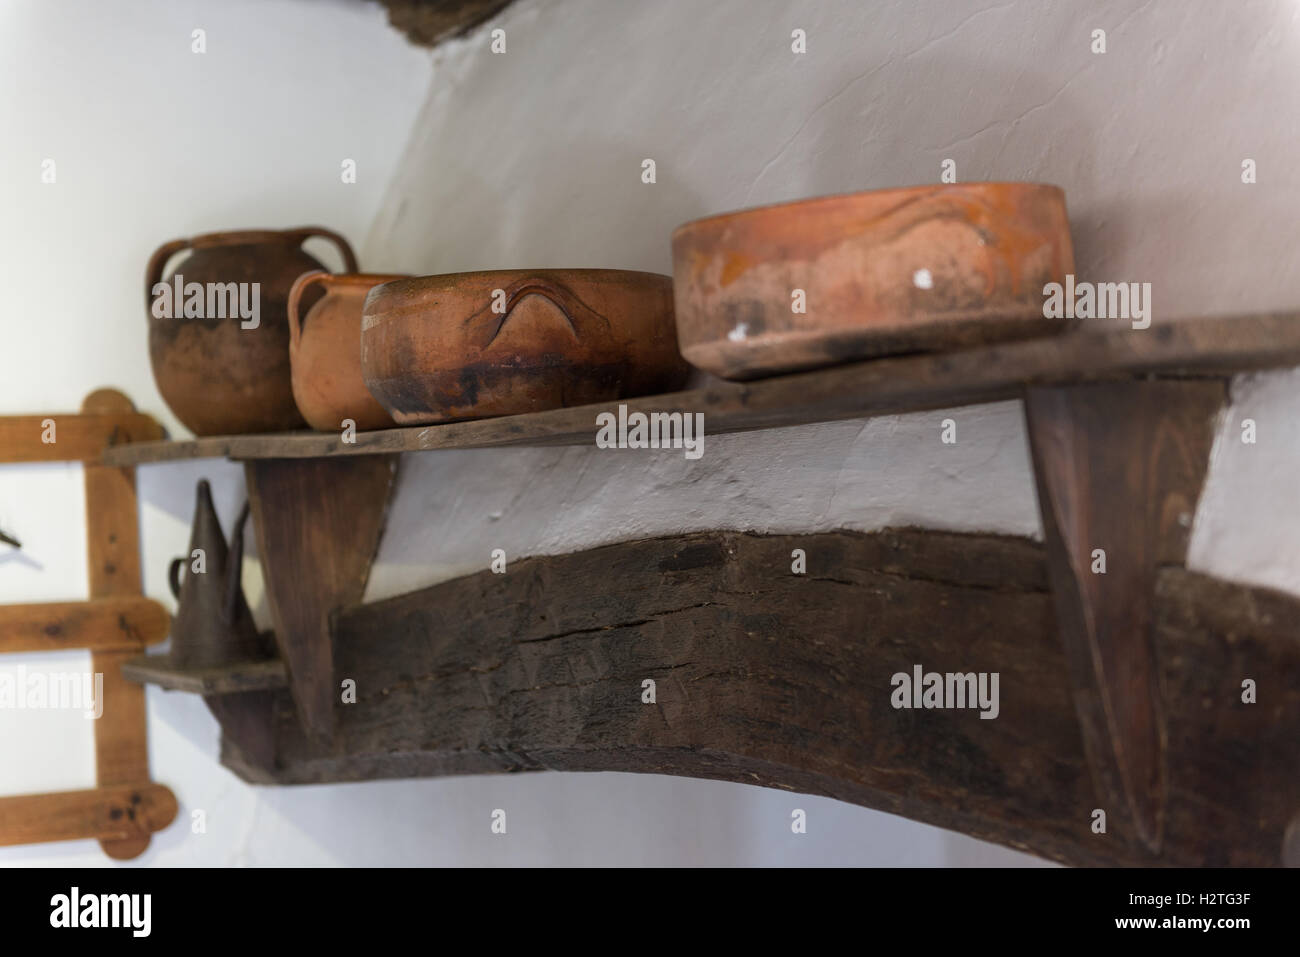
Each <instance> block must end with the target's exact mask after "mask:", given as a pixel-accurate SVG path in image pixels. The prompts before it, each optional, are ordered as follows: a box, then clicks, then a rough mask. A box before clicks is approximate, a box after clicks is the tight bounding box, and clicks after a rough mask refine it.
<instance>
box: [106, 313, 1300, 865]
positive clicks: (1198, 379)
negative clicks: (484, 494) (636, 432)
mask: <svg viewBox="0 0 1300 957" xmlns="http://www.w3.org/2000/svg"><path fill="white" fill-rule="evenodd" d="M1296 366H1300V313H1278V314H1270V315H1256V316H1245V317H1239V318H1219V319H1199V320H1185V321H1171V322H1166V323H1163V324H1153V325H1152V326H1151V327H1150V328H1149V329H1145V330H1134V329H1131V328H1130V327H1128V326H1127V325H1126V324H1123V323H1114V324H1109V325H1108V324H1106V323H1104V322H1093V323H1090V324H1088V325H1086V326H1084V327H1083V328H1082V329H1078V330H1075V331H1073V332H1071V333H1069V334H1066V335H1062V336H1056V337H1052V338H1043V339H1036V340H1031V341H1024V342H1016V343H1008V344H1003V345H998V346H986V347H983V348H978V349H971V350H967V351H962V352H954V353H943V354H934V355H911V356H901V357H894V358H887V359H879V360H875V361H872V362H863V363H858V364H854V365H844V366H838V367H835V368H830V369H824V370H819V371H816V372H808V373H802V374H798V375H788V376H781V377H777V378H771V379H765V380H761V381H757V382H752V383H729V382H723V383H718V384H716V385H712V386H709V387H708V388H703V389H697V390H694V391H689V392H678V393H673V394H669V395H658V396H646V397H642V398H638V399H629V400H627V401H626V402H625V403H623V404H625V405H626V406H627V408H628V411H629V412H643V413H652V412H670V413H671V412H692V413H694V412H699V413H703V414H704V416H705V427H706V431H707V432H708V433H709V434H711V435H716V434H720V433H726V432H741V431H748V430H754V429H768V428H778V427H784V426H797V425H801V424H808V423H814V422H827V421H834V420H837V419H850V418H862V417H866V416H871V415H876V414H884V413H899V412H913V411H922V410H927V409H937V408H953V407H957V406H962V405H971V404H976V403H983V402H990V401H997V400H1005V399H1020V400H1023V402H1024V412H1025V425H1026V432H1027V435H1028V439H1029V446H1030V452H1031V462H1032V467H1033V470H1034V474H1035V480H1036V484H1037V490H1038V496H1037V497H1038V504H1039V508H1040V510H1041V513H1042V519H1043V531H1044V543H1043V544H1042V545H1041V546H1037V545H1032V544H1029V543H1024V542H1013V541H1008V540H1005V539H1001V538H998V537H996V536H952V535H945V534H942V533H926V532H916V531H908V532H894V533H885V534H883V535H880V536H866V537H864V536H846V535H844V534H841V533H832V534H829V535H826V534H823V535H815V536H801V537H782V538H772V539H765V540H758V539H752V538H750V537H745V536H739V535H737V534H734V533H717V532H709V533H702V534H701V535H695V536H686V537H684V538H681V537H679V538H676V539H661V540H655V541H652V542H632V543H622V544H617V545H613V546H609V547H606V548H602V549H594V550H590V551H587V552H583V553H579V554H577V555H571V556H555V557H548V558H541V559H533V560H521V561H519V562H518V563H517V564H514V565H512V568H511V572H510V574H509V575H497V574H495V573H494V572H492V571H483V572H480V573H478V574H477V575H475V576H470V577H468V578H465V579H460V580H457V581H454V582H450V583H444V584H442V585H438V586H434V587H433V588H431V589H425V590H422V591H420V592H413V593H410V594H408V595H405V596H399V597H398V598H394V599H390V600H388V601H385V602H379V603H376V604H373V605H364V604H362V598H363V596H364V593H365V585H366V581H367V577H368V575H369V572H370V567H371V563H372V561H373V558H374V555H375V553H376V550H377V547H378V544H379V541H380V539H381V537H382V534H383V526H384V521H385V517H386V511H387V507H388V502H389V500H390V498H391V495H392V488H393V477H394V474H395V469H396V467H397V462H398V459H399V458H400V456H399V454H398V453H402V452H416V451H426V450H434V449H469V448H490V447H501V446H548V445H591V444H594V440H595V434H596V428H597V427H596V416H597V414H598V413H601V412H608V411H611V410H613V409H615V408H617V406H618V405H619V404H620V403H604V404H601V405H591V406H583V407H578V408H570V409H558V410H555V411H551V412H542V413H536V414H530V415H519V416H512V417H506V418H498V419H488V420H481V421H474V422H461V423H453V424H448V425H438V426H428V427H420V428H405V429H392V430H388V431H383V432H371V433H362V434H360V435H358V436H357V440H356V442H355V444H348V445H345V444H343V443H342V442H341V440H340V438H339V437H337V436H334V435H329V434H319V433H295V434H288V435H245V436H227V437H213V438H203V439H196V440H192V441H187V442H148V441H146V442H140V443H136V444H117V445H113V447H111V448H109V449H108V451H107V452H106V453H105V457H104V461H105V462H106V463H107V464H109V465H113V466H133V465H141V464H146V463H150V462H164V461H168V460H175V459H187V458H202V457H216V456H226V457H229V458H232V459H236V460H245V463H244V469H245V475H246V477H247V483H248V491H249V499H250V502H251V505H252V515H253V521H254V525H255V528H256V532H257V537H258V546H259V550H260V552H261V555H262V558H263V565H264V568H265V569H266V572H267V574H266V584H267V600H268V603H269V605H270V608H271V612H272V619H273V621H274V624H275V628H274V635H275V639H274V640H275V644H276V647H277V649H278V652H279V660H278V661H277V662H274V663H271V664H268V665H267V666H266V673H265V674H261V675H257V676H253V677H254V678H255V679H256V680H253V681H251V682H250V676H249V675H248V674H245V673H242V672H241V671H240V670H239V668H237V667H236V668H232V669H226V670H224V671H221V670H218V671H217V672H212V673H208V674H205V675H202V676H201V678H202V680H201V681H198V682H197V683H196V682H195V681H193V680H191V678H192V676H189V675H181V676H180V680H178V676H177V669H175V668H174V667H170V666H169V665H168V662H167V661H165V660H161V659H159V660H155V659H137V660H136V661H133V662H131V663H130V666H129V667H128V668H127V670H128V671H130V672H131V674H132V675H133V676H135V677H136V678H138V679H139V680H144V681H151V682H157V683H160V684H164V685H165V686H169V687H178V688H179V687H186V688H188V689H189V690H193V691H197V692H199V693H201V694H204V695H205V700H206V701H207V702H208V706H209V707H210V708H211V709H212V710H213V714H214V715H215V716H216V717H217V720H218V721H219V722H220V723H221V725H222V732H223V734H222V738H223V755H224V760H225V763H226V764H227V765H228V766H229V767H231V768H234V769H235V770H236V771H238V773H240V774H241V775H243V776H244V777H246V778H247V779H249V780H253V781H265V782H274V783H285V784H287V783H308V782H325V781H344V780H359V779H369V778H377V777H405V776H419V775H437V774H464V773H474V772H483V771H517V770H528V769H535V768H552V769H558V770H591V771H594V770H604V771H611V770H615V771H642V772H656V773H669V774H686V775H692V776H696V777H714V778H721V779H725V780H738V781H748V782H754V783H761V784H767V785H770V786H774V787H780V788H786V789H790V790H794V791H799V792H804V793H819V794H827V795H831V796H834V797H837V798H840V799H841V800H848V801H854V802H857V803H860V804H866V805H869V806H872V807H879V808H882V809H884V810H889V811H893V812H896V813H901V814H906V815H908V816H910V817H913V818H916V819H918V820H924V821H929V822H931V823H935V824H939V825H940V826H945V827H953V828H956V829H958V830H962V831H964V832H965V833H967V834H972V835H975V836H977V837H981V838H984V839H988V840H997V841H1002V842H1003V843H1006V844H1010V845H1012V846H1016V847H1023V848H1028V849H1031V850H1034V851H1035V852H1037V853H1040V854H1043V855H1044V856H1047V857H1051V858H1054V859H1056V860H1060V861H1066V862H1073V863H1081V864H1097V863H1124V864H1153V863H1161V864H1181V865H1188V864H1252V865H1267V864H1273V863H1277V862H1278V861H1279V859H1280V854H1281V853H1282V851H1281V848H1282V847H1283V846H1290V845H1287V844H1286V842H1287V841H1288V840H1290V839H1289V838H1286V837H1285V836H1284V835H1285V834H1287V833H1295V832H1297V830H1300V813H1297V811H1298V809H1300V797H1298V796H1297V795H1298V794H1300V791H1298V790H1297V786H1296V783H1295V781H1294V780H1292V777H1293V776H1292V777H1287V776H1286V775H1284V774H1281V773H1280V772H1278V771H1277V769H1279V768H1290V767H1294V766H1295V765H1296V760H1297V743H1296V742H1298V741H1300V735H1297V728H1300V695H1295V694H1291V693H1290V692H1288V691H1286V690H1285V689H1289V688H1293V687H1298V686H1300V684H1298V683H1297V681H1296V680H1294V679H1295V676H1296V675H1300V656H1297V654H1296V649H1295V647H1294V641H1292V640H1290V639H1291V638H1292V637H1293V635H1292V634H1291V632H1290V631H1288V630H1287V629H1288V628H1290V627H1291V626H1290V623H1291V622H1294V621H1295V620H1296V619H1297V616H1300V605H1298V604H1297V601H1296V599H1295V598H1293V597H1290V596H1285V595H1280V594H1275V593H1271V592H1267V591H1265V590H1262V589H1250V588H1245V587H1243V586H1236V585H1232V584H1230V583H1227V582H1219V581H1216V580H1214V579H1210V578H1206V577H1205V576H1198V575H1194V574H1193V573H1191V572H1189V571H1188V570H1187V569H1186V557H1187V547H1188V537H1189V529H1190V527H1191V524H1192V518H1193V516H1194V515H1195V512H1196V507H1197V502H1198V499H1199V497H1200V493H1201V489H1202V487H1203V485H1204V481H1205V476H1206V473H1207V471H1208V467H1209V459H1210V449H1211V446H1212V444H1213V440H1214V434H1215V429H1216V427H1217V424H1218V422H1219V416H1220V414H1221V412H1222V410H1223V409H1224V408H1226V406H1227V404H1228V402H1229V399H1230V396H1229V379H1230V377H1231V376H1232V375H1233V374H1235V373H1239V372H1247V371H1254V370H1261V369H1269V368H1287V367H1296ZM109 444H110V445H112V443H109ZM101 471H110V470H108V469H101ZM796 546H797V547H798V548H800V549H802V550H803V551H804V553H806V557H807V559H808V562H809V565H808V575H807V577H804V576H803V575H799V574H793V573H792V572H790V571H787V569H789V568H790V565H789V562H790V558H791V556H792V554H793V552H794V549H795V547H796ZM1097 548H1104V552H1105V555H1106V558H1107V561H1108V562H1109V566H1110V567H1109V571H1108V573H1107V574H1105V575H1100V574H1093V571H1092V568H1093V566H1092V562H1093V561H1094V559H1095V550H1096V549H1097ZM814 563H815V565H816V568H815V569H814ZM882 595H884V596H885V598H886V600H884V601H883V602H882V601H881V596H882ZM668 622H676V624H675V625H669V624H666V623H668ZM1279 622H1280V623H1282V624H1280V625H1279V624H1278V623H1279ZM1292 630H1293V629H1292ZM954 649H961V651H962V653H961V656H960V661H961V667H962V668H963V669H968V668H969V669H972V670H977V671H981V672H983V671H987V672H989V673H998V674H1001V675H1002V676H1003V677H1004V678H1005V679H1006V680H1005V682H1004V684H1003V687H1004V689H1005V690H1006V692H1007V696H1008V697H1007V699H1006V708H1005V709H1004V711H1003V712H1002V717H1001V719H1000V720H999V721H997V722H991V721H990V722H984V721H981V720H980V718H979V717H975V718H974V720H973V721H970V722H967V723H965V724H958V723H954V722H955V719H954V718H953V717H951V716H948V717H943V718H933V719H931V720H920V719H917V718H916V717H915V716H914V714H913V713H911V712H909V713H907V714H902V713H898V712H895V711H893V710H892V709H888V706H887V705H886V704H883V702H887V700H888V697H887V695H886V693H885V690H886V689H885V688H884V687H883V686H882V685H881V681H882V680H883V676H887V675H889V674H891V673H892V672H893V671H894V670H896V669H905V668H907V667H910V666H911V664H914V663H917V662H925V663H927V664H928V663H929V662H931V661H941V660H945V659H947V658H951V656H952V652H953V650H954ZM981 662H983V664H981ZM656 675H658V677H659V678H660V679H662V681H661V684H662V688H661V691H660V694H661V697H660V698H659V699H658V701H657V702H655V703H657V704H658V707H656V708H648V707H645V702H643V700H642V698H641V697H640V689H641V687H642V684H641V683H642V682H643V681H644V679H645V678H646V677H647V676H650V677H654V676H656ZM1258 675H1270V676H1273V678H1272V679H1271V680H1274V681H1276V682H1277V687H1278V688H1279V689H1283V690H1279V691H1277V692H1274V693H1275V694H1277V695H1278V697H1277V698H1276V700H1274V699H1270V704H1269V705H1268V706H1265V707H1260V708H1255V707H1247V706H1244V705H1239V702H1240V694H1241V684H1240V682H1241V681H1242V679H1243V677H1251V676H1258ZM342 676H347V677H350V678H354V679H356V682H357V684H356V689H357V697H356V700H355V701H349V702H346V703H342V704H341V703H340V696H339V693H338V689H339V687H340V684H339V680H340V678H341V677H342ZM828 676H829V677H828ZM282 682H283V684H284V687H283V688H281V687H279V685H280V684H281V683H282ZM250 687H253V688H256V690H243V689H247V688H250ZM219 692H232V693H222V694H218V693H219ZM233 692H238V693H233ZM964 717H971V716H969V715H967V716H964ZM968 725H969V726H968ZM986 725H987V727H986ZM1247 742H1248V743H1249V745H1247V744H1246V743H1247ZM1225 781H1228V782H1230V783H1231V784H1232V787H1231V788H1230V789H1229V790H1226V791H1225V790H1224V782H1225ZM1243 794H1245V795H1248V799H1244V798H1242V797H1241V795H1243ZM1230 807H1231V808H1234V809H1235V811H1233V812H1229V811H1228V810H1227V809H1228V808H1230ZM1207 808H1208V809H1213V810H1212V811H1208V812H1207V811H1206V809H1207ZM1097 809H1102V810H1103V811H1104V812H1105V814H1106V819H1107V821H1108V824H1107V828H1108V830H1107V831H1106V833H1107V834H1109V835H1112V837H1110V838H1106V839H1104V840H1102V839H1099V838H1098V836H1097V834H1094V832H1093V831H1092V828H1091V822H1092V820H1093V815H1094V813H1095V811H1096V810H1097ZM1292 822H1294V823H1292ZM1287 853H1289V852H1287Z"/></svg>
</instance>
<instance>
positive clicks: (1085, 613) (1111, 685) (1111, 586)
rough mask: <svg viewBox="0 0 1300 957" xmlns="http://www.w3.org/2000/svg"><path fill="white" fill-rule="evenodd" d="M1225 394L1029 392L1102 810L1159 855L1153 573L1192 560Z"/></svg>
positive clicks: (1204, 390) (1183, 385)
mask: <svg viewBox="0 0 1300 957" xmlns="http://www.w3.org/2000/svg"><path fill="white" fill-rule="evenodd" d="M1226 397H1227V392H1226V386H1225V384H1224V383H1223V382H1215V381H1202V382H1196V381H1181V382H1180V381H1169V382H1150V381H1140V382H1119V383H1101V384H1096V383H1094V384H1089V385H1079V386H1068V387H1052V388H1046V387H1043V388H1032V389H1029V390H1027V392H1026V395H1025V420H1026V422H1027V423H1028V427H1029V439H1030V447H1031V450H1032V455H1033V461H1034V474H1035V477H1036V479H1037V485H1038V501H1039V507H1040V509H1041V511H1042V515H1043V529H1044V533H1045V536H1046V540H1047V554H1048V558H1049V565H1048V567H1049V569H1050V573H1051V581H1052V593H1053V597H1054V599H1055V602H1056V615H1057V621H1058V622H1059V623H1060V629H1061V640H1062V641H1063V642H1064V644H1065V650H1066V660H1067V661H1068V662H1069V665H1070V673H1071V679H1072V680H1071V683H1072V687H1073V692H1074V700H1075V704H1076V706H1077V708H1078V710H1079V721H1080V726H1081V727H1082V729H1083V735H1084V743H1085V745H1086V746H1087V749H1088V755H1089V759H1090V761H1091V764H1092V768H1093V773H1094V776H1095V777H1096V781H1097V786H1098V791H1099V793H1101V794H1102V796H1103V800H1104V803H1105V806H1106V807H1107V808H1108V812H1109V813H1110V814H1111V815H1112V816H1113V815H1115V814H1117V813H1124V814H1127V815H1129V816H1130V817H1131V818H1132V820H1133V822H1134V824H1135V826H1136V831H1137V834H1138V835H1139V837H1140V839H1141V840H1142V841H1143V842H1144V843H1145V844H1146V845H1147V846H1148V847H1149V848H1151V849H1152V850H1156V849H1158V848H1159V845H1160V835H1161V830H1162V827H1163V815H1164V802H1165V791H1166V787H1165V777H1166V773H1165V758H1164V739H1165V733H1166V732H1165V725H1164V714H1163V708H1162V704H1161V696H1160V691H1159V683H1158V680H1157V667H1156V658H1155V644H1154V636H1153V635H1152V622H1153V615H1154V604H1153V601H1152V592H1153V589H1154V587H1155V577H1156V571H1157V569H1158V567H1159V566H1160V565H1162V564H1182V563H1183V561H1184V558H1185V556H1186V552H1187V539H1188V535H1189V533H1190V530H1191V526H1192V518H1193V516H1194V515H1195V514H1196V502H1197V499H1198V498H1199V497H1200V492H1201V486H1202V484H1203V483H1204V480H1205V472H1206V469H1207V468H1208V466H1209V457H1210V446H1211V444H1212V442H1213V432H1214V425H1215V420H1216V416H1217V414H1218V412H1219V409H1220V408H1221V407H1222V406H1223V403H1224V401H1225V399H1226ZM1099 553H1101V554H1102V556H1103V557H1102V558H1100V559H1099V558H1097V557H1096V556H1097V555H1098V554H1099ZM1098 561H1104V562H1105V565H1104V571H1102V570H1101V569H1102V567H1103V566H1101V565H1099V564H1097V562H1098Z"/></svg>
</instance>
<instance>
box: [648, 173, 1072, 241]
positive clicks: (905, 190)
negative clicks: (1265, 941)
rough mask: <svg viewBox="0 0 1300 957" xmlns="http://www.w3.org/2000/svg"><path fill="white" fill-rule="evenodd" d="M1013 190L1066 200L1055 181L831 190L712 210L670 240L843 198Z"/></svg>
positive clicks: (899, 197) (812, 208) (975, 181)
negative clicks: (1058, 196) (707, 229)
mask: <svg viewBox="0 0 1300 957" xmlns="http://www.w3.org/2000/svg"><path fill="white" fill-rule="evenodd" d="M1008 190H1014V191H1017V192H1023V193H1035V192H1044V191H1047V192H1054V193H1057V194H1059V195H1060V197H1061V199H1062V201H1064V199H1065V190H1064V189H1063V188H1061V187H1060V186H1057V185H1056V184H1054V183H1028V182H1016V181H1002V180H996V181H991V182H984V181H979V180H972V181H970V182H966V183H922V184H920V185H917V186H898V187H891V188H889V189H867V190H858V191H856V192H851V193H831V194H829V195H826V196H812V197H809V198H808V199H796V200H789V201H787V202H781V203H766V204H764V205H762V206H748V207H746V208H744V209H733V210H729V211H727V212H725V213H713V214H711V215H709V216H702V217H700V218H699V219H692V220H689V221H687V222H685V223H682V224H681V225H680V226H678V227H677V228H676V229H674V230H673V234H672V235H673V239H676V238H677V236H678V235H679V234H682V233H687V232H691V231H693V230H695V229H697V228H700V227H704V226H713V225H715V224H720V223H723V222H725V221H729V220H731V221H735V220H744V219H746V218H748V217H751V216H764V215H770V214H772V213H775V212H778V211H782V210H788V209H799V210H806V211H808V212H812V211H814V210H816V209H817V208H818V207H819V206H822V205H831V204H836V203H843V202H844V201H846V200H855V199H864V198H866V197H869V196H870V197H883V196H895V197H897V198H898V199H900V200H902V199H906V198H908V197H909V196H916V195H921V194H924V193H933V192H936V191H945V192H947V191H961V192H967V193H971V192H973V193H983V192H1004V191H1008Z"/></svg>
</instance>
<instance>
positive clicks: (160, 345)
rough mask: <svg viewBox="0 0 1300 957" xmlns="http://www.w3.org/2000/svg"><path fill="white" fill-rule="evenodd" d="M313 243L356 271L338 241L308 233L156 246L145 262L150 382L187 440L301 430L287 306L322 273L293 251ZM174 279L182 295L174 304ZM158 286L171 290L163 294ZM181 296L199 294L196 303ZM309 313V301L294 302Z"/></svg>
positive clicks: (220, 236)
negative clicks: (310, 277) (330, 248)
mask: <svg viewBox="0 0 1300 957" xmlns="http://www.w3.org/2000/svg"><path fill="white" fill-rule="evenodd" d="M314 236H319V237H322V238H324V239H329V240H332V241H333V242H334V243H335V244H336V245H337V246H338V248H339V251H340V252H341V253H342V255H343V262H344V265H345V268H346V270H347V271H348V272H356V271H357V261H356V257H355V256H354V255H353V253H352V248H351V247H350V246H349V245H348V243H347V241H346V240H345V239H344V238H343V237H342V236H340V235H339V234H338V233H334V232H331V231H330V230H328V229H322V228H320V227H316V226H306V227H302V228H299V229H286V230H246V231H240V232H224V233H208V234H205V235H203V236H197V237H195V238H193V239H177V240H173V241H172V242H169V243H164V244H163V245H162V246H160V247H159V248H158V249H157V251H156V252H154V254H153V256H152V257H151V258H150V260H149V265H148V268H147V269H146V271H145V305H146V308H147V309H148V311H149V357H150V359H151V361H152V364H153V374H154V381H155V382H157V384H158V391H159V392H160V393H162V397H163V399H164V400H166V402H167V405H168V406H169V407H170V408H171V410H172V412H174V413H175V414H176V417H177V418H178V419H180V420H181V422H183V423H184V424H185V425H186V426H187V427H188V428H190V429H191V430H192V431H193V432H194V433H195V434H196V435H231V434H239V433H245V432H279V431H283V430H287V429H295V428H301V427H302V425H303V419H302V416H301V415H300V414H299V412H298V408H297V406H296V405H295V404H294V400H293V388H292V384H291V373H290V366H289V321H288V310H287V307H288V301H289V291H290V289H291V288H292V287H293V283H294V280H296V279H297V278H298V277H299V276H301V275H302V274H303V273H305V272H312V271H314V270H318V269H321V268H323V267H322V265H321V263H320V262H319V261H317V260H316V259H315V258H314V257H312V256H310V255H308V254H307V253H306V252H304V251H303V250H302V248H301V247H302V244H303V242H304V241H306V240H307V239H309V238H311V237H314ZM187 249H188V250H189V251H190V254H189V255H188V256H187V257H186V258H185V259H184V260H182V261H181V262H180V263H179V264H178V265H177V267H176V269H175V270H174V271H173V273H172V274H170V275H169V276H167V278H166V279H164V278H163V275H164V271H165V269H166V267H167V264H168V263H169V262H170V260H171V259H172V257H173V256H175V255H176V254H178V253H180V252H182V251H184V250H187ZM178 275H179V277H180V280H179V285H180V291H181V293H182V294H181V295H179V296H176V295H173V294H172V293H173V291H174V290H175V288H176V287H177V284H178V280H177V277H178ZM160 283H165V284H166V285H168V286H169V287H170V288H169V290H168V291H167V292H166V293H164V292H163V291H162V290H161V287H160V286H159V284H160ZM192 284H198V285H197V286H193V285H192ZM254 284H256V285H255V286H254ZM156 287H158V293H157V295H156V294H155V288H156ZM187 290H192V291H195V292H201V293H202V295H201V297H199V298H201V303H198V300H196V299H195V297H194V296H191V295H190V294H189V292H187ZM314 295H316V296H318V295H319V293H315V292H314ZM196 303H197V308H191V309H189V310H187V309H186V308H185V307H186V305H187V304H189V305H195V304H196ZM312 304H314V298H313V299H312V301H311V302H304V303H303V305H305V306H307V307H310V306H311V305H312ZM254 307H255V308H254ZM187 311H188V312H189V314H188V315H187ZM195 313H198V314H195ZM253 313H256V314H255V315H253Z"/></svg>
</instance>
